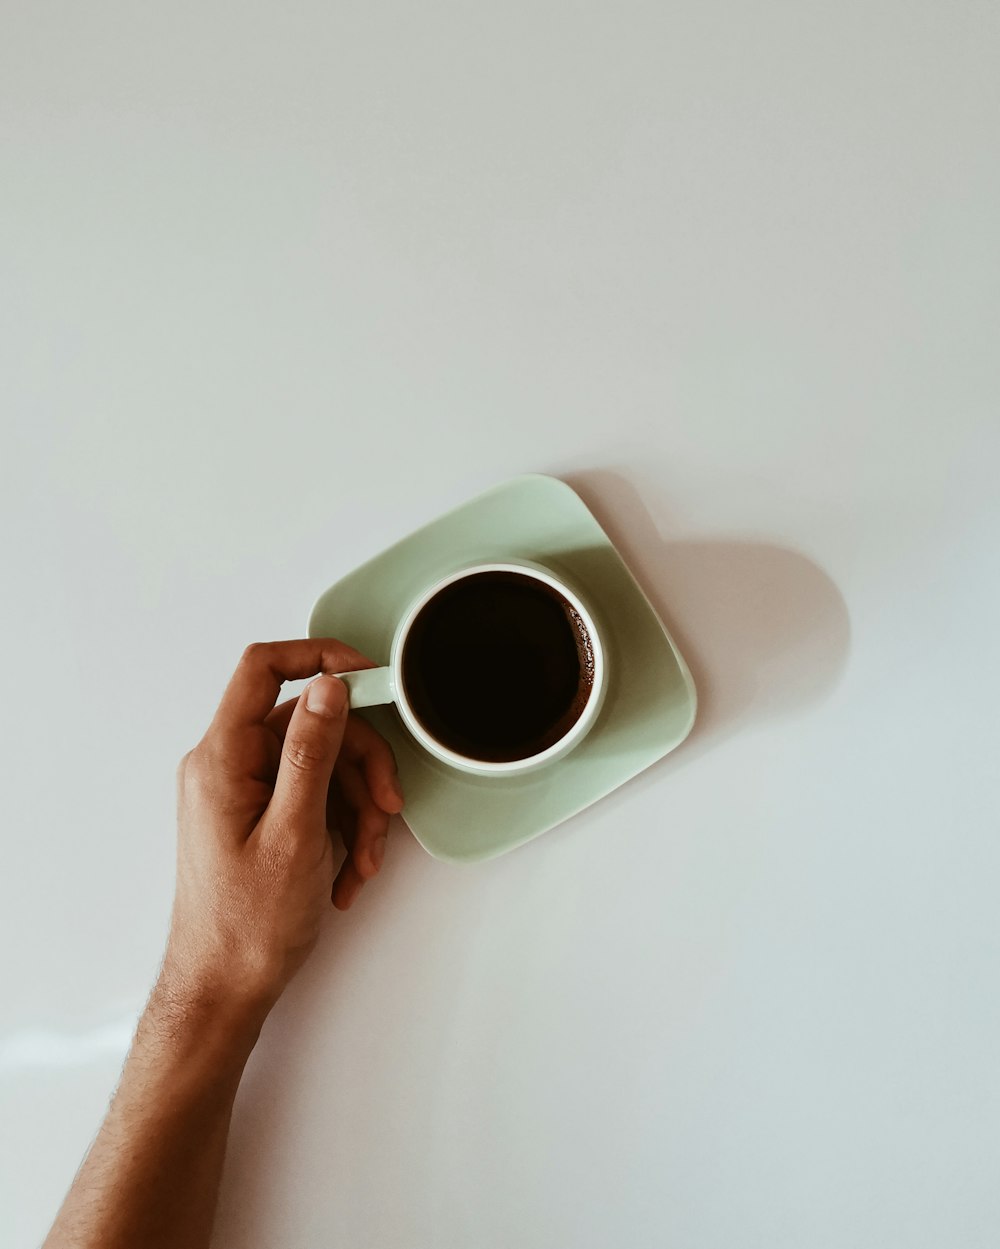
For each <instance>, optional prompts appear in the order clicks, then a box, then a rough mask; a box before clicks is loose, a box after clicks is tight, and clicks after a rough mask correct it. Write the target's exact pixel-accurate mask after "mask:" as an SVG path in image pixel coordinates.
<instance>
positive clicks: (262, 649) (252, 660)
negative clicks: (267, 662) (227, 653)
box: [240, 642, 267, 664]
mask: <svg viewBox="0 0 1000 1249" xmlns="http://www.w3.org/2000/svg"><path fill="white" fill-rule="evenodd" d="M266 654H267V643H266V642H251V643H250V645H249V646H246V647H244V650H243V654H242V656H241V658H240V663H243V664H257V663H259V662H260V661H261V659H263V658H264V656H265V655H266Z"/></svg>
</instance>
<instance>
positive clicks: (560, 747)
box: [389, 559, 606, 776]
mask: <svg viewBox="0 0 1000 1249" xmlns="http://www.w3.org/2000/svg"><path fill="white" fill-rule="evenodd" d="M484 572H515V573H522V574H523V575H525V576H529V577H533V578H534V579H535V580H536V581H542V582H544V583H545V584H546V585H548V586H549V587H550V589H553V590H555V591H556V592H557V593H558V594H561V595H562V596H563V597H564V598H565V599H566V600H567V601H568V602H569V604H570V606H571V607H572V608H573V609H574V610H575V611H577V612H578V613H579V615H580V618H581V619H582V621H583V624H584V627H585V628H586V630H587V633H588V634H589V636H590V641H591V646H592V650H593V655H594V680H593V684H592V685H591V688H590V694H589V696H588V698H587V701H586V703H585V704H584V707H583V710H582V711H581V712H580V715H579V716H578V718H577V719H576V720H575V721H574V722H573V724H572V725H571V726H570V728H569V729H568V730H567V731H566V732H565V733H564V734H563V735H562V737H560V738H559V740H558V741H555V742H553V743H552V745H551V746H547V747H546V748H545V749H544V750H540V751H537V752H536V753H535V754H533V755H525V756H524V757H523V758H521V759H503V760H490V759H477V758H476V757H475V756H474V755H464V754H462V753H461V752H460V751H457V750H453V749H452V748H451V747H450V746H446V745H445V744H444V742H441V741H439V740H438V739H437V738H436V737H435V736H434V734H433V733H431V732H430V731H429V730H428V729H427V728H425V727H424V725H423V724H422V723H421V721H420V719H419V718H418V716H417V714H416V712H415V711H414V710H413V707H412V705H411V704H410V700H409V697H408V696H407V693H406V685H405V682H404V681H403V651H404V649H405V644H406V639H407V637H408V636H409V632H410V628H411V627H412V625H413V622H414V621H415V620H416V618H417V616H418V615H419V613H420V612H421V611H422V610H423V608H424V607H426V606H427V604H428V603H429V602H430V601H431V600H432V599H433V598H435V597H436V596H437V595H438V594H440V593H441V591H442V590H444V589H445V588H446V587H447V586H449V585H452V584H453V583H454V582H456V581H463V580H464V579H465V578H466V577H471V576H475V575H476V574H478V573H484ZM389 668H390V672H391V675H392V685H393V700H394V702H395V703H396V706H397V707H398V708H399V712H400V715H401V716H402V717H403V720H404V722H405V723H406V726H407V728H408V729H409V730H410V732H411V733H412V734H413V735H414V736H415V737H416V738H417V740H418V741H419V742H420V744H421V745H422V746H424V748H425V749H427V750H429V751H430V752H431V753H432V754H434V755H435V756H437V758H439V759H441V760H442V761H443V762H445V763H450V764H452V765H454V766H456V767H459V768H462V769H465V770H468V769H470V768H472V769H474V770H475V771H477V772H480V773H483V774H487V775H489V774H493V775H501V776H503V775H506V774H509V773H512V772H520V771H526V770H528V769H529V768H531V769H534V768H536V767H539V766H541V765H542V764H544V763H547V762H549V761H550V760H552V759H555V758H557V757H559V756H561V755H563V754H565V753H567V752H568V751H569V750H570V749H572V747H573V746H575V745H576V744H577V742H578V741H579V740H580V739H581V738H582V737H583V736H584V735H585V734H586V733H587V732H588V730H589V729H590V727H591V725H592V724H593V722H594V720H595V719H596V717H597V712H598V710H599V708H600V704H601V701H602V698H601V696H602V695H603V692H604V684H605V679H606V661H605V649H604V639H603V637H602V636H601V634H600V631H599V630H598V628H597V623H596V621H595V620H594V617H593V615H592V613H591V612H590V609H589V608H588V607H587V605H586V603H584V602H582V601H581V599H580V597H579V595H578V594H577V593H576V591H575V590H574V589H573V588H572V587H571V586H568V585H566V583H565V582H564V581H563V580H562V579H561V578H560V577H558V576H557V575H556V574H555V573H554V572H552V571H551V570H550V569H548V568H546V567H545V566H544V565H543V564H537V563H535V562H533V561H531V560H521V559H503V560H484V561H477V562H476V563H472V564H467V565H465V566H464V567H462V568H458V569H455V570H454V571H452V572H450V573H448V574H447V575H446V576H444V577H440V578H439V579H438V580H437V581H435V582H433V583H432V584H431V585H430V586H428V587H427V588H426V589H425V590H424V591H423V592H422V593H421V594H420V595H418V596H417V598H416V599H415V600H414V601H413V602H412V603H411V604H410V606H409V607H408V608H407V610H406V612H405V614H404V615H403V618H402V620H400V622H399V624H398V626H397V627H396V632H395V634H394V635H393V639H392V649H391V654H390V660H389Z"/></svg>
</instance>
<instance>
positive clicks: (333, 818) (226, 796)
mask: <svg viewBox="0 0 1000 1249" xmlns="http://www.w3.org/2000/svg"><path fill="white" fill-rule="evenodd" d="M373 666H374V665H373V664H372V662H371V660H369V659H366V658H365V656H363V655H362V654H360V653H359V652H358V651H355V650H353V649H352V648H351V647H349V646H345V645H344V644H343V643H341V642H337V641H335V640H333V639H329V638H326V639H322V638H320V639H314V640H305V641H296V642H268V643H257V644H256V645H254V646H250V647H248V648H247V650H246V651H245V652H244V654H243V658H242V659H241V660H240V663H239V666H238V667H237V669H236V672H235V674H234V676H233V678H232V680H231V681H230V683H229V686H228V687H227V689H226V692H225V694H224V695H223V698H222V702H221V703H220V705H219V709H218V711H217V712H216V714H215V717H214V719H213V720H212V723H211V725H210V726H209V729H208V732H207V733H206V734H205V736H204V737H203V738H202V740H201V741H200V742H199V743H198V745H197V746H195V748H194V749H193V750H192V751H190V752H189V753H188V754H187V755H185V757H184V758H183V759H182V760H181V764H180V768H179V769H178V843H177V852H178V862H177V893H176V897H175V900H174V910H173V918H172V922H171V931H170V939H169V941H168V943H167V953H166V956H165V959H164V970H163V975H162V976H161V981H164V980H165V981H166V982H167V983H168V984H169V988H170V992H171V993H172V994H175V995H176V994H178V993H180V994H182V995H185V996H187V997H190V996H193V997H195V998H196V999H197V1000H198V1001H201V1002H203V1001H206V1000H207V1001H210V1002H213V1003H214V1002H218V1001H224V1002H228V1003H230V1004H232V1003H233V1002H234V1001H235V1003H236V1004H238V1005H239V1004H243V1005H250V1006H253V1007H256V1008H259V1010H260V1011H263V1013H264V1014H266V1012H267V1010H269V1009H270V1006H271V1005H273V1003H274V1001H276V1000H277V998H278V996H279V995H280V993H281V991H282V989H283V988H284V987H285V985H286V984H287V983H288V981H289V980H290V979H291V977H292V976H293V975H294V974H295V972H296V970H297V969H298V968H299V966H300V965H301V964H302V962H303V961H304V960H305V958H306V956H307V955H308V953H309V951H310V950H311V949H312V947H313V945H314V944H315V941H316V937H317V935H318V932H319V924H320V918H321V916H322V914H323V912H324V910H325V908H326V906H327V905H328V904H329V903H328V900H329V899H330V898H331V897H332V900H333V902H334V905H336V906H337V907H339V908H340V909H342V910H346V908H347V907H349V906H350V905H351V903H352V902H353V900H354V898H355V897H356V896H357V893H358V890H359V889H360V888H361V886H362V884H363V883H364V881H365V880H366V879H369V878H370V877H372V876H374V875H375V874H376V873H377V872H378V870H379V868H380V867H381V865H382V858H383V855H384V853H385V844H386V832H387V829H388V822H389V815H390V814H394V813H396V812H398V811H399V810H400V809H401V808H402V805H403V798H402V791H401V789H400V786H399V780H398V778H397V775H396V765H395V760H394V758H393V755H392V750H391V749H390V747H389V745H388V743H387V742H386V741H385V740H384V739H383V738H382V737H381V736H380V735H379V734H378V733H377V732H376V731H375V730H374V729H373V728H372V727H371V725H370V724H368V723H367V721H365V720H363V719H361V717H359V716H354V715H349V714H348V710H347V691H346V689H345V687H344V685H343V683H342V682H341V681H338V680H337V679H336V678H335V677H332V676H319V677H317V678H316V679H315V680H314V681H312V682H311V683H310V684H309V686H307V688H306V690H305V691H304V693H303V695H302V696H301V697H299V698H297V699H292V700H290V701H289V702H286V703H283V704H281V705H280V706H278V707H275V701H276V699H277V697H278V693H279V691H280V689H281V684H282V682H283V681H286V680H294V679H297V678H301V677H305V676H311V675H313V674H314V673H317V672H321V673H330V672H346V671H349V670H352V669H356V668H370V667H373ZM334 823H336V824H338V825H339V828H340V833H341V835H342V837H343V839H344V842H345V844H346V846H347V851H348V853H347V857H346V858H345V859H344V862H343V864H342V865H341V867H340V871H339V873H338V872H337V871H336V870H335V863H334V849H333V845H332V843H331V838H330V834H329V833H328V831H327V830H328V828H329V827H330V826H331V825H333V824H334ZM261 1018H262V1017H261Z"/></svg>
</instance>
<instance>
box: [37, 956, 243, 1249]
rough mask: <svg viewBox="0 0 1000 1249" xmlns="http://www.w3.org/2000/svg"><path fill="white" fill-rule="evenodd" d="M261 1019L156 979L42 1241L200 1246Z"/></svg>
mask: <svg viewBox="0 0 1000 1249" xmlns="http://www.w3.org/2000/svg"><path fill="white" fill-rule="evenodd" d="M262 1020H263V1015H262V1014H259V1012H253V1011H247V1010H243V1009H236V1008H234V1007H233V1006H231V1005H228V1004H222V1003H219V1002H210V1001H205V1000H201V999H198V998H196V997H192V996H190V995H188V994H186V993H184V994H182V993H178V992H177V991H176V990H175V989H174V988H173V987H172V986H171V984H170V983H169V981H168V980H166V979H164V978H161V980H160V981H159V982H158V984H157V986H156V988H155V989H154V990H153V993H152V995H151V997H150V1000H149V1003H148V1005H147V1007H146V1010H145V1011H144V1013H143V1015H142V1018H141V1019H140V1021H139V1025H138V1028H137V1031H136V1036H135V1040H134V1042H133V1045H132V1049H131V1051H130V1053H129V1057H128V1059H127V1061H126V1063H125V1068H124V1071H123V1073H122V1078H121V1083H120V1084H119V1086H118V1090H117V1092H116V1093H115V1095H114V1098H113V1099H112V1102H111V1107H110V1109H109V1111H108V1115H107V1117H106V1119H105V1121H104V1124H103V1125H102V1127H101V1130H100V1132H99V1133H98V1135H97V1138H96V1140H95V1141H94V1144H93V1146H92V1147H91V1149H90V1152H89V1153H88V1155H87V1157H86V1159H85V1161H84V1163H83V1165H82V1167H81V1168H80V1171H79V1173H78V1174H77V1176H76V1179H75V1180H74V1182H73V1185H72V1187H71V1189H70V1192H69V1194H68V1196H67V1198H66V1201H65V1202H64V1204H63V1207H62V1209H61V1211H60V1212H59V1216H58V1218H57V1219H56V1222H55V1225H54V1226H53V1228H52V1231H51V1232H50V1233H49V1236H48V1239H47V1240H46V1241H45V1245H44V1247H43V1249H135V1247H136V1246H139V1245H141V1246H143V1249H204V1247H205V1246H207V1245H208V1243H209V1238H210V1235H211V1230H212V1220H213V1217H214V1214H215V1206H216V1199H217V1195H218V1187H219V1179H220V1176H221V1173H222V1161H223V1155H224V1153H225V1146H226V1137H227V1135H228V1131H229V1121H230V1117H231V1114H232V1108H233V1101H234V1099H235V1096H236V1090H237V1088H238V1086H239V1081H240V1077H241V1075H242V1073H243V1068H244V1066H245V1064H246V1060H247V1058H248V1057H249V1054H250V1051H251V1049H252V1048H253V1045H254V1042H255V1041H256V1038H257V1035H258V1033H259V1030H260V1024H261V1022H262Z"/></svg>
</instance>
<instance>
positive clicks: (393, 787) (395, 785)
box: [389, 773, 403, 802]
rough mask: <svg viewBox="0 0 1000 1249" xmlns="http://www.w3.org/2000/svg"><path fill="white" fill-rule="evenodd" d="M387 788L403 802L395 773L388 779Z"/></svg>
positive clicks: (400, 787)
mask: <svg viewBox="0 0 1000 1249" xmlns="http://www.w3.org/2000/svg"><path fill="white" fill-rule="evenodd" d="M389 788H390V789H391V790H392V792H393V793H394V794H395V795H396V797H397V798H398V799H399V801H400V802H402V801H403V787H402V785H400V783H399V777H398V776H396V774H395V773H393V774H392V776H390V777H389Z"/></svg>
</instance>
